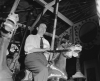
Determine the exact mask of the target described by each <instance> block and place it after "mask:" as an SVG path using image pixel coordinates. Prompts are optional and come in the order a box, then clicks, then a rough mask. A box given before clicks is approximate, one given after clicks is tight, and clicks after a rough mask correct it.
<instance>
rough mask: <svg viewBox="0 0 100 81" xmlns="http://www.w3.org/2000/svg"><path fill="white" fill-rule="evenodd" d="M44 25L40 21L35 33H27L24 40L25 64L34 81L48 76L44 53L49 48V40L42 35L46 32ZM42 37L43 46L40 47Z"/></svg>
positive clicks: (44, 80)
mask: <svg viewBox="0 0 100 81" xmlns="http://www.w3.org/2000/svg"><path fill="white" fill-rule="evenodd" d="M46 28H47V27H46V25H45V24H44V23H41V24H40V25H39V27H37V34H36V35H32V34H31V35H29V36H28V37H27V38H26V41H25V47H24V49H25V52H26V54H27V56H26V58H25V66H26V68H27V69H28V70H30V71H31V72H32V74H33V77H34V81H47V77H48V68H47V64H48V61H47V59H46V57H45V55H44V53H46V51H47V50H50V44H49V42H48V41H47V40H46V39H45V38H44V37H43V35H44V34H45V32H46ZM41 37H42V39H43V48H40V40H41Z"/></svg>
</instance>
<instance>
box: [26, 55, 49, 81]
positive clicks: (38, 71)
mask: <svg viewBox="0 0 100 81" xmlns="http://www.w3.org/2000/svg"><path fill="white" fill-rule="evenodd" d="M47 64H48V62H47V60H46V58H45V56H44V54H43V53H31V54H28V55H27V56H26V58H25V66H26V68H27V69H28V70H30V71H31V72H32V73H33V77H34V81H47V78H48V68H47V67H46V65H47Z"/></svg>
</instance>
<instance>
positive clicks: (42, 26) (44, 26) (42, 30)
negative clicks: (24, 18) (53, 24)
mask: <svg viewBox="0 0 100 81" xmlns="http://www.w3.org/2000/svg"><path fill="white" fill-rule="evenodd" d="M45 32H46V25H45V24H40V25H39V27H38V33H41V34H44V33H45Z"/></svg>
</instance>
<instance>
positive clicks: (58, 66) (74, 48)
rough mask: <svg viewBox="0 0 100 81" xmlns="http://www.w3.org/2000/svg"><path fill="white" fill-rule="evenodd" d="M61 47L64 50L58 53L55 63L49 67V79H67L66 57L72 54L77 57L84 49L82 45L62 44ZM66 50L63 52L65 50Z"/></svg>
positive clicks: (57, 80)
mask: <svg viewBox="0 0 100 81" xmlns="http://www.w3.org/2000/svg"><path fill="white" fill-rule="evenodd" d="M59 49H63V50H62V52H60V53H57V54H58V55H56V54H55V55H56V56H55V57H56V58H55V57H54V63H53V64H51V65H50V66H49V67H48V68H49V76H48V80H56V81H59V79H64V80H67V78H68V77H67V73H66V59H68V58H71V57H72V56H74V57H77V56H78V53H79V52H80V51H81V50H82V47H81V46H80V45H78V44H77V45H69V46H68V45H65V46H64V47H63V46H62V47H61V48H58V50H59ZM64 50H65V51H66V52H63V51H64Z"/></svg>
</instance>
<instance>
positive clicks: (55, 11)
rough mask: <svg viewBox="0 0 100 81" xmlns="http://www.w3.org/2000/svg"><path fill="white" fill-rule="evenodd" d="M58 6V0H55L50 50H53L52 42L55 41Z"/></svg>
mask: <svg viewBox="0 0 100 81" xmlns="http://www.w3.org/2000/svg"><path fill="white" fill-rule="evenodd" d="M58 7H59V0H56V2H55V8H54V9H55V10H54V14H55V19H54V27H53V36H52V41H51V50H54V43H55V34H56V26H57V16H58ZM52 57H53V54H51V56H50V61H51V60H52Z"/></svg>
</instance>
